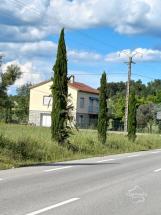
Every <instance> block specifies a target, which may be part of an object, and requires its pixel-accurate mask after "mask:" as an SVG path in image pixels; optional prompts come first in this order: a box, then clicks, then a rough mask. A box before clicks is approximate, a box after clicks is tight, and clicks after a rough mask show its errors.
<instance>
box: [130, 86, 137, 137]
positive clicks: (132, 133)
mask: <svg viewBox="0 0 161 215" xmlns="http://www.w3.org/2000/svg"><path fill="white" fill-rule="evenodd" d="M136 104H137V101H136V96H135V91H134V90H132V92H131V95H130V98H129V114H128V138H129V140H132V141H135V139H136V124H137V123H136Z"/></svg>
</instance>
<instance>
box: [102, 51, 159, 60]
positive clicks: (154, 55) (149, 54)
mask: <svg viewBox="0 0 161 215" xmlns="http://www.w3.org/2000/svg"><path fill="white" fill-rule="evenodd" d="M127 53H128V54H129V55H131V56H132V55H135V60H137V61H141V62H161V51H160V50H153V49H145V48H137V49H135V50H133V51H131V50H122V51H118V52H114V53H110V54H108V55H107V56H106V57H105V61H107V62H111V63H120V62H123V61H127V55H126V54H127Z"/></svg>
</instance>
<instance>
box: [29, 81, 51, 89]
mask: <svg viewBox="0 0 161 215" xmlns="http://www.w3.org/2000/svg"><path fill="white" fill-rule="evenodd" d="M50 81H51V80H47V81H42V82H40V83H38V84H34V85H32V86H31V87H30V89H33V88H36V87H39V86H41V85H43V84H47V83H49V82H50Z"/></svg>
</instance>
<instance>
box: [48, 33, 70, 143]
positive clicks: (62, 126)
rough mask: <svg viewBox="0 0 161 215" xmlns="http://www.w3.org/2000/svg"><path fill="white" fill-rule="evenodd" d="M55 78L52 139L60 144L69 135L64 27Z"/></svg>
mask: <svg viewBox="0 0 161 215" xmlns="http://www.w3.org/2000/svg"><path fill="white" fill-rule="evenodd" d="M53 71H54V78H53V85H52V87H51V89H52V96H53V104H52V114H51V118H52V125H51V133H52V139H53V140H55V141H57V142H58V143H60V144H64V143H65V142H66V140H67V139H68V137H69V126H68V110H67V109H68V107H67V101H68V78H67V72H68V71H67V53H66V45H65V39H64V29H62V31H61V34H60V38H59V44H58V51H57V59H56V63H55V65H54V67H53Z"/></svg>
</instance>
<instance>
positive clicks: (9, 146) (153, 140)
mask: <svg viewBox="0 0 161 215" xmlns="http://www.w3.org/2000/svg"><path fill="white" fill-rule="evenodd" d="M70 143H71V144H70V148H69V147H68V146H66V147H61V146H59V145H58V144H57V143H55V142H53V141H51V135H50V129H49V128H41V127H32V126H20V125H9V124H0V169H6V168H12V167H19V166H23V165H30V164H34V163H41V162H55V161H64V160H71V159H80V158H86V157H91V156H100V155H108V154H117V153H125V152H134V151H141V150H149V149H156V148H161V136H160V135H155V134H153V135H138V137H137V139H136V141H135V143H133V142H130V141H128V138H127V137H126V136H124V135H123V134H109V135H108V138H107V143H106V144H105V145H102V144H101V143H100V142H99V140H98V138H97V132H96V131H92V130H84V131H79V132H77V131H75V132H74V134H73V135H72V136H71V137H70Z"/></svg>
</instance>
